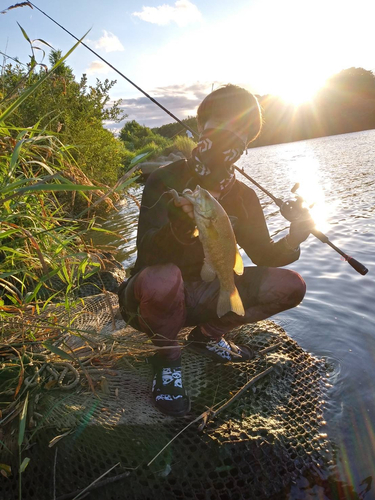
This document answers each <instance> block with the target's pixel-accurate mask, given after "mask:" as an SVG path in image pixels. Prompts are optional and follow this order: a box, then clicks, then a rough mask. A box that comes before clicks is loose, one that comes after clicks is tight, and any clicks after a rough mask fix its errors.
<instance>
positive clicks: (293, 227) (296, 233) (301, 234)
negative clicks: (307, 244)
mask: <svg viewBox="0 0 375 500" xmlns="http://www.w3.org/2000/svg"><path fill="white" fill-rule="evenodd" d="M314 227H315V222H314V220H313V218H312V217H311V215H310V213H309V211H308V210H307V209H305V211H304V212H303V213H302V215H301V217H300V218H299V219H298V220H295V221H293V222H292V223H291V224H290V227H289V234H288V245H290V246H291V247H292V248H297V247H298V246H299V245H300V243H302V242H303V241H305V240H307V238H308V237H309V235H310V233H311V231H312V230H313V229H314Z"/></svg>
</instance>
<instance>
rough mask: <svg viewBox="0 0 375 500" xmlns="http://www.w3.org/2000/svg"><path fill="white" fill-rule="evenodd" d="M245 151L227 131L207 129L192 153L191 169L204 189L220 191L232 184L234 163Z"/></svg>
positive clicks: (239, 142) (239, 140)
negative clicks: (192, 168)
mask: <svg viewBox="0 0 375 500" xmlns="http://www.w3.org/2000/svg"><path fill="white" fill-rule="evenodd" d="M244 150H245V144H244V142H243V141H242V140H241V139H240V138H239V137H238V136H237V135H236V134H234V133H233V132H230V131H229V130H216V129H207V130H205V131H204V132H203V133H202V135H201V136H200V139H199V142H198V145H197V147H196V148H195V149H193V151H192V161H193V167H194V170H195V172H196V174H197V175H198V176H199V177H200V180H199V183H200V185H201V186H202V187H204V188H206V189H212V190H219V191H222V190H224V189H225V188H227V187H228V186H229V185H230V184H231V183H232V182H234V179H235V174H234V163H235V162H236V161H237V160H238V159H239V158H240V157H241V155H242V153H243V152H244Z"/></svg>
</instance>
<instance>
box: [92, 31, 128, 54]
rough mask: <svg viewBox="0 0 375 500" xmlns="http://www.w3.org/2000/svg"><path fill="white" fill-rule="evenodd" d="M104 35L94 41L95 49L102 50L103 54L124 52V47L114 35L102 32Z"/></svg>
mask: <svg viewBox="0 0 375 500" xmlns="http://www.w3.org/2000/svg"><path fill="white" fill-rule="evenodd" d="M103 33H104V35H103V36H102V37H100V38H99V40H96V41H94V42H93V43H94V46H95V48H96V49H103V50H104V51H105V52H107V53H108V52H122V51H123V50H125V48H124V46H123V45H122V43H121V42H120V40H119V39H118V37H117V36H116V35H114V34H113V33H111V32H110V31H106V30H103Z"/></svg>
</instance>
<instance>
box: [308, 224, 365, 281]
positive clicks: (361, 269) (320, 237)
mask: <svg viewBox="0 0 375 500" xmlns="http://www.w3.org/2000/svg"><path fill="white" fill-rule="evenodd" d="M311 234H313V235H314V236H315V237H316V238H318V240H320V241H321V242H322V243H326V244H327V245H329V246H330V247H331V248H333V249H334V250H336V252H337V253H339V254H340V255H342V256H343V257H344V259H345V260H346V262H347V263H348V264H349V265H350V266H352V268H353V269H355V270H356V271H357V273H359V274H362V276H364V275H365V274H367V273H368V269H367V267H366V266H364V265H363V264H361V262H358V260H356V259H353V257H349V255H346V253H344V252H343V251H342V250H340V249H339V248H338V247H337V246H336V245H334V244H333V243H332V242H331V241H329V239H328V236H326V235H325V234H324V233H322V232H321V231H318V230H317V229H313V230H312V231H311Z"/></svg>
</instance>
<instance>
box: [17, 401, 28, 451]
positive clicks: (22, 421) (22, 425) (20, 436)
mask: <svg viewBox="0 0 375 500" xmlns="http://www.w3.org/2000/svg"><path fill="white" fill-rule="evenodd" d="M28 403H29V393H27V394H26V398H25V402H24V404H23V408H22V413H21V418H20V425H19V430H18V446H21V445H22V443H23V440H24V437H25V428H26V415H27V405H28Z"/></svg>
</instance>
